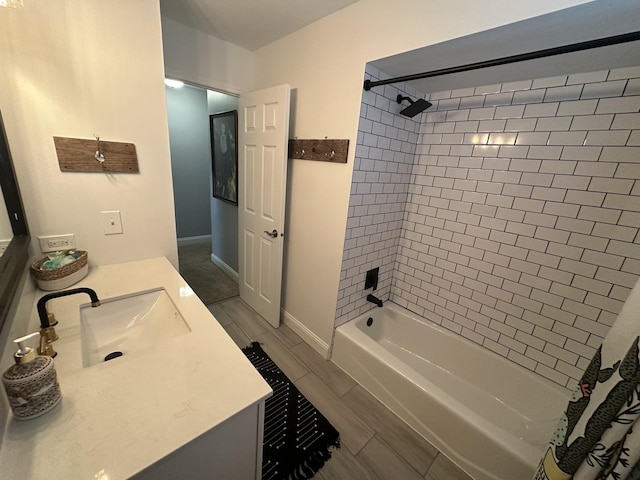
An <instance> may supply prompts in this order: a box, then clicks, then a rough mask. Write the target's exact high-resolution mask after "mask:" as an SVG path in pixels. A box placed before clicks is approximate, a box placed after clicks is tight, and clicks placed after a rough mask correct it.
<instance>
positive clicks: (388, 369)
mask: <svg viewBox="0 0 640 480" xmlns="http://www.w3.org/2000/svg"><path fill="white" fill-rule="evenodd" d="M370 317H371V318H373V324H372V325H371V326H370V327H368V326H367V319H368V318H370ZM331 359H332V360H333V361H334V362H335V363H336V364H337V365H338V366H340V367H341V368H342V369H343V370H344V371H345V372H347V373H348V374H349V375H351V376H352V377H353V378H354V379H355V380H356V381H357V382H358V383H359V384H360V385H362V386H363V387H364V388H365V389H367V390H368V391H369V392H371V393H372V394H373V395H374V396H375V397H376V398H378V400H380V401H381V402H382V403H384V404H385V405H386V406H387V407H389V408H390V409H391V410H392V411H393V412H395V413H396V414H397V415H398V416H399V417H400V418H402V419H403V420H404V421H405V422H406V423H407V424H409V425H410V426H411V427H412V428H413V429H415V430H416V431H417V432H418V433H419V434H420V435H422V436H423V437H424V438H425V439H427V440H428V441H429V442H430V443H432V444H433V445H434V446H435V447H436V448H438V449H439V450H440V451H441V452H442V453H443V454H444V455H446V456H447V457H448V458H449V459H450V460H452V461H453V462H454V463H456V464H457V465H458V466H459V467H460V468H462V469H463V470H464V471H466V472H467V473H468V474H469V475H470V476H472V477H473V478H474V479H476V480H489V479H490V480H529V479H531V477H532V476H533V471H534V468H535V467H536V465H537V464H538V462H539V460H540V458H541V457H542V455H543V453H544V447H545V445H546V443H547V441H548V440H549V438H550V437H551V434H552V433H553V431H554V429H555V427H556V425H557V422H558V419H559V418H560V415H561V414H562V412H563V411H564V408H565V407H566V403H567V400H568V398H569V392H568V391H567V390H565V389H563V388H561V387H559V386H557V385H555V384H553V383H552V382H549V381H547V380H546V379H544V378H542V377H539V376H538V375H536V374H534V373H532V372H530V371H528V370H526V369H525V368H522V367H520V366H519V365H516V364H514V363H512V362H510V361H508V360H506V359H504V358H503V357H500V356H499V355H496V354H494V353H493V352H491V351H489V350H487V349H485V348H482V347H480V346H478V345H476V344H475V343H473V342H471V341H468V340H467V339H465V338H463V337H461V336H458V335H455V334H453V333H451V332H449V331H447V330H446V329H444V328H441V327H440V326H438V325H435V324H433V323H431V322H429V321H427V320H425V319H422V318H419V317H416V316H415V315H414V314H413V313H411V312H410V311H408V310H406V309H404V308H402V307H400V306H398V305H395V304H393V303H391V302H385V306H384V307H383V308H376V309H374V310H371V311H369V312H367V313H366V314H365V315H363V316H361V317H359V318H357V319H355V320H352V321H350V322H349V323H347V324H345V325H342V326H340V327H338V329H337V330H336V336H335V340H334V346H333V354H332V357H331Z"/></svg>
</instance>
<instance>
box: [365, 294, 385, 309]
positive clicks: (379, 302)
mask: <svg viewBox="0 0 640 480" xmlns="http://www.w3.org/2000/svg"><path fill="white" fill-rule="evenodd" d="M367 302H371V303H375V304H376V305H377V306H379V307H382V300H380V299H379V298H378V297H376V296H375V295H372V294H371V293H370V294H369V295H367Z"/></svg>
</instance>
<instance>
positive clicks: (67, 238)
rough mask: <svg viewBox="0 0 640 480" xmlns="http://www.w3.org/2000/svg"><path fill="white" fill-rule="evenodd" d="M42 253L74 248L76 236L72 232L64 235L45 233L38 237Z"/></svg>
mask: <svg viewBox="0 0 640 480" xmlns="http://www.w3.org/2000/svg"><path fill="white" fill-rule="evenodd" d="M38 241H39V242H40V250H41V251H42V253H49V252H57V251H59V250H69V249H71V248H76V236H75V235H74V234H73V233H68V234H65V235H47V236H42V237H38Z"/></svg>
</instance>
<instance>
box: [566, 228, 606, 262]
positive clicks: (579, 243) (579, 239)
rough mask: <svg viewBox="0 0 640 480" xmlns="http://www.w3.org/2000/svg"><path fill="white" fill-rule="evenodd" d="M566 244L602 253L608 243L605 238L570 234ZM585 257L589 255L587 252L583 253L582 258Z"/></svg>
mask: <svg viewBox="0 0 640 480" xmlns="http://www.w3.org/2000/svg"><path fill="white" fill-rule="evenodd" d="M567 243H568V245H573V246H574V247H581V248H585V249H590V250H598V251H601V252H602V251H604V250H605V249H606V248H607V245H608V243H609V241H608V240H607V239H606V238H600V237H592V236H590V235H583V234H581V233H575V232H572V233H571V235H570V237H569V241H568V242H567ZM587 255H589V251H585V252H584V255H583V256H582V258H583V259H585V257H586V256H587Z"/></svg>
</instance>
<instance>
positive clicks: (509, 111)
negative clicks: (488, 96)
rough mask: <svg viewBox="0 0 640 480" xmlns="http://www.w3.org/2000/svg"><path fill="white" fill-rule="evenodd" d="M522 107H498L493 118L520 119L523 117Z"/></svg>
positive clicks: (523, 107)
mask: <svg viewBox="0 0 640 480" xmlns="http://www.w3.org/2000/svg"><path fill="white" fill-rule="evenodd" d="M524 109H525V106H524V105H511V106H499V107H497V108H496V111H495V113H494V115H493V118H495V119H500V118H505V119H508V118H522V115H524Z"/></svg>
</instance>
